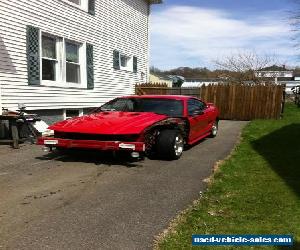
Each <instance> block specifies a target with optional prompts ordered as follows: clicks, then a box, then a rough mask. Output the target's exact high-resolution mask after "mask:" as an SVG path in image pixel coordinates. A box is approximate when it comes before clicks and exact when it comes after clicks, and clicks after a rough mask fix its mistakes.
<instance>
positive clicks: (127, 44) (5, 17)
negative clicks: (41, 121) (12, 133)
mask: <svg viewBox="0 0 300 250" xmlns="http://www.w3.org/2000/svg"><path fill="white" fill-rule="evenodd" d="M161 2H162V0H30V1H29V0H10V1H0V112H1V110H2V108H1V107H5V108H8V109H12V110H15V109H17V107H18V104H19V103H22V104H25V105H26V106H27V109H28V110H29V111H33V112H34V113H38V114H41V115H43V116H46V117H47V118H48V119H47V120H48V122H52V121H55V120H59V119H63V118H66V117H68V116H73V115H78V114H81V113H83V112H85V110H87V109H89V108H92V107H98V106H99V105H100V104H102V103H104V102H106V101H108V100H110V99H112V98H114V97H118V96H121V95H128V94H132V93H133V92H134V85H135V84H136V83H139V82H146V81H147V80H148V75H149V65H148V61H149V15H150V5H151V4H159V3H161Z"/></svg>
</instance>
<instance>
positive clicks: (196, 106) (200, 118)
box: [187, 98, 209, 141]
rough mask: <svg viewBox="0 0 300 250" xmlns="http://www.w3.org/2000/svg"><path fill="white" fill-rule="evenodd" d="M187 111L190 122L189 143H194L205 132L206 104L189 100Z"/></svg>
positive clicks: (206, 122) (206, 126)
mask: <svg viewBox="0 0 300 250" xmlns="http://www.w3.org/2000/svg"><path fill="white" fill-rule="evenodd" d="M187 109H188V119H189V122H190V141H194V140H196V139H197V138H199V137H200V136H202V135H203V134H205V133H206V132H207V128H208V123H209V121H208V120H209V117H208V113H207V111H206V104H205V103H204V102H202V101H200V100H197V99H193V98H191V99H189V100H188V102H187Z"/></svg>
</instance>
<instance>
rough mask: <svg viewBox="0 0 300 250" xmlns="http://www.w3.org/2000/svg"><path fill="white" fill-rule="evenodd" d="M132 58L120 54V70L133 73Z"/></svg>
mask: <svg viewBox="0 0 300 250" xmlns="http://www.w3.org/2000/svg"><path fill="white" fill-rule="evenodd" d="M132 66H133V65H132V57H131V56H127V55H124V54H121V53H120V69H121V70H128V71H132Z"/></svg>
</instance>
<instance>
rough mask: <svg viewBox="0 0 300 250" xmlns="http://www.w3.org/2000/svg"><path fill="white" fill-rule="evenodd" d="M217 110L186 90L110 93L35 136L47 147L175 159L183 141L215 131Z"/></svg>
mask: <svg viewBox="0 0 300 250" xmlns="http://www.w3.org/2000/svg"><path fill="white" fill-rule="evenodd" d="M218 121H219V111H218V109H217V108H216V107H215V106H214V105H213V104H211V103H205V102H203V101H201V100H199V99H197V98H195V97H190V96H168V95H144V96H127V97H121V98H117V99H114V100H112V101H110V102H108V103H106V104H104V105H103V106H101V107H100V108H98V109H96V110H94V111H93V112H92V113H91V114H89V115H85V116H83V117H76V118H72V119H70V120H66V121H61V122H58V123H55V124H54V125H52V126H50V127H49V129H51V130H54V137H42V138H39V139H38V144H39V145H45V146H46V147H49V148H51V149H52V148H53V147H55V148H58V149H67V148H81V149H97V150H112V151H120V150H123V151H129V152H131V155H132V156H133V157H139V156H142V155H146V156H153V155H156V156H158V157H159V158H164V159H168V160H175V159H179V158H180V157H181V155H182V153H183V150H184V146H185V145H193V144H195V143H196V142H198V141H199V140H201V139H203V138H204V137H207V136H211V137H215V136H216V135H217V133H218Z"/></svg>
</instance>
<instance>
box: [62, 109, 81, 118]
mask: <svg viewBox="0 0 300 250" xmlns="http://www.w3.org/2000/svg"><path fill="white" fill-rule="evenodd" d="M67 110H78V113H79V117H81V116H83V109H76V108H74V109H72V108H69V109H64V110H63V118H64V120H67V118H70V117H67Z"/></svg>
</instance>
